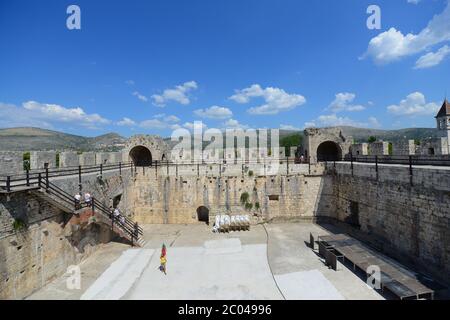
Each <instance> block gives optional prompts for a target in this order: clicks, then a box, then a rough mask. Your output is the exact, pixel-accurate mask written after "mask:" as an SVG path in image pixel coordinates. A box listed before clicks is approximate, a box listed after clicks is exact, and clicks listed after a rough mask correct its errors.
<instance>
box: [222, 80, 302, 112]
mask: <svg viewBox="0 0 450 320" xmlns="http://www.w3.org/2000/svg"><path fill="white" fill-rule="evenodd" d="M256 97H261V98H263V99H264V101H265V104H263V105H261V106H258V107H252V108H250V109H248V110H247V112H248V113H250V114H254V115H266V114H277V113H279V112H282V111H288V110H292V109H294V108H295V107H297V106H300V105H302V104H304V103H305V102H306V99H305V98H304V97H303V96H302V95H299V94H289V93H287V92H286V91H284V90H283V89H279V88H272V87H267V88H265V89H263V88H261V86H260V85H259V84H254V85H252V86H250V87H248V88H245V89H242V90H237V91H236V93H235V94H234V95H232V96H231V97H230V98H229V99H231V100H233V101H235V102H237V103H241V104H244V103H248V102H250V100H251V98H256Z"/></svg>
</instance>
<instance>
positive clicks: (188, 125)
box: [182, 121, 208, 131]
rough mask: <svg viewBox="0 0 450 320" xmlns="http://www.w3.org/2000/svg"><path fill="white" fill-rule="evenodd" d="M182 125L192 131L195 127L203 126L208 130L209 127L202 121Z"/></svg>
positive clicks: (203, 128)
mask: <svg viewBox="0 0 450 320" xmlns="http://www.w3.org/2000/svg"><path fill="white" fill-rule="evenodd" d="M182 127H183V128H186V129H188V130H191V131H192V130H194V128H202V130H206V129H207V128H208V126H207V125H206V124H205V123H203V122H202V121H194V122H185V123H184V124H183V125H182Z"/></svg>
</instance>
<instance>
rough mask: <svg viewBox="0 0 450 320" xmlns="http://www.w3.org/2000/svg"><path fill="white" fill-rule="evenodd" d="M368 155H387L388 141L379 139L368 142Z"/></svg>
mask: <svg viewBox="0 0 450 320" xmlns="http://www.w3.org/2000/svg"><path fill="white" fill-rule="evenodd" d="M369 155H371V156H386V155H389V142H385V141H380V142H372V143H369Z"/></svg>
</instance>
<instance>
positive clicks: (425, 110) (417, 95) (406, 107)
mask: <svg viewBox="0 0 450 320" xmlns="http://www.w3.org/2000/svg"><path fill="white" fill-rule="evenodd" d="M438 110H439V104H437V103H434V102H430V103H427V102H426V100H425V96H424V95H423V94H422V93H421V92H413V93H411V94H409V95H408V96H407V97H406V98H405V99H403V100H401V101H400V103H399V104H397V105H390V106H388V107H387V111H388V112H389V113H391V114H394V115H399V116H421V115H424V116H430V115H434V114H436V113H437V112H438Z"/></svg>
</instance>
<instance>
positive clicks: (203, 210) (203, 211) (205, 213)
mask: <svg viewBox="0 0 450 320" xmlns="http://www.w3.org/2000/svg"><path fill="white" fill-rule="evenodd" d="M197 219H198V221H202V222H205V223H206V224H209V209H208V208H207V207H205V206H200V207H198V208H197Z"/></svg>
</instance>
